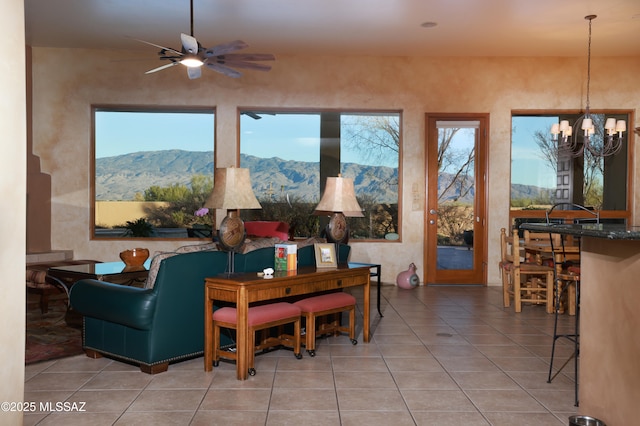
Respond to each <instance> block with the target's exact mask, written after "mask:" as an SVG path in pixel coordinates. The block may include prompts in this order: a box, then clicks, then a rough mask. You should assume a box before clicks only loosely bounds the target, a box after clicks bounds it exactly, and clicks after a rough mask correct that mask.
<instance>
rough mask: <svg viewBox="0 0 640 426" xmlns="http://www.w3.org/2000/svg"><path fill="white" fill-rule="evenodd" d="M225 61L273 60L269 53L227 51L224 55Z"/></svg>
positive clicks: (273, 57) (274, 58)
mask: <svg viewBox="0 0 640 426" xmlns="http://www.w3.org/2000/svg"><path fill="white" fill-rule="evenodd" d="M223 59H224V60H226V61H275V60H276V57H275V56H273V55H272V54H271V53H229V54H226V55H224V58H223Z"/></svg>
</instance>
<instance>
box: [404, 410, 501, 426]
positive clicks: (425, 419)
mask: <svg viewBox="0 0 640 426" xmlns="http://www.w3.org/2000/svg"><path fill="white" fill-rule="evenodd" d="M412 414H413V418H414V419H415V421H416V425H418V426H434V425H437V426H460V425H464V426H488V425H490V423H489V422H488V421H487V420H485V419H484V417H483V416H482V414H480V413H479V412H475V413H474V412H467V413H459V412H438V411H416V412H413V413H412Z"/></svg>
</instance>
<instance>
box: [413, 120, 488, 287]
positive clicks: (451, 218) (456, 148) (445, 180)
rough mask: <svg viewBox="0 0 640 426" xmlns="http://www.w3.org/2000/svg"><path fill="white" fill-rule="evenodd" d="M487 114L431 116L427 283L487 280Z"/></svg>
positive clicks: (428, 173) (428, 139)
mask: <svg viewBox="0 0 640 426" xmlns="http://www.w3.org/2000/svg"><path fill="white" fill-rule="evenodd" d="M486 122H487V117H486V116H485V115H473V114H469V115H467V114H465V115H463V116H457V115H456V116H452V115H441V114H428V115H427V185H426V188H427V197H426V199H427V211H426V212H425V219H426V224H425V232H426V236H425V241H426V247H425V257H426V262H425V265H427V268H426V282H427V284H486V274H485V270H484V264H485V263H486V261H485V253H484V252H485V249H484V248H485V231H484V230H485V203H484V200H485V179H486V178H485V176H486V173H485V169H486V166H485V158H486V155H485V152H486V143H485V137H484V135H485V134H486V128H485V127H486Z"/></svg>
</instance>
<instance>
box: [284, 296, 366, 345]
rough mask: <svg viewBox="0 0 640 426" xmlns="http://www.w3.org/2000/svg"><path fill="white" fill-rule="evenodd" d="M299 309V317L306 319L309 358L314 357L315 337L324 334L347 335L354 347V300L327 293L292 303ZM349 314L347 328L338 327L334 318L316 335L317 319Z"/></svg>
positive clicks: (349, 297) (306, 340)
mask: <svg viewBox="0 0 640 426" xmlns="http://www.w3.org/2000/svg"><path fill="white" fill-rule="evenodd" d="M294 305H296V306H297V307H299V308H300V311H301V315H302V316H304V317H305V319H306V325H305V327H306V339H305V347H306V349H307V352H308V353H309V356H315V355H316V336H318V335H324V334H338V333H341V332H344V333H349V338H350V339H351V343H352V344H354V345H356V344H357V343H358V341H357V340H356V298H355V297H353V296H352V295H350V294H348V293H344V292H341V291H339V292H336V293H328V294H322V295H319V296H312V297H307V298H305V299H302V300H299V301H297V302H295V303H294ZM345 311H348V312H349V327H343V326H341V325H340V318H339V316H338V317H337V318H334V320H333V321H332V322H330V323H324V324H322V325H321V326H320V327H319V330H318V332H317V333H316V319H317V318H319V317H323V316H327V315H332V314H338V313H342V312H345Z"/></svg>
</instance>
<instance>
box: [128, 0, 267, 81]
mask: <svg viewBox="0 0 640 426" xmlns="http://www.w3.org/2000/svg"><path fill="white" fill-rule="evenodd" d="M190 3H191V35H188V34H184V33H182V34H180V41H181V42H182V49H181V50H177V49H172V48H170V47H164V46H160V45H158V44H155V43H151V42H148V41H145V40H140V39H136V40H137V41H140V42H142V43H145V44H148V45H151V46H155V47H158V48H160V51H159V52H158V56H159V57H160V59H161V60H163V61H164V60H168V61H169V63H167V64H165V65H162V66H159V67H157V68H153V69H151V70H149V71H147V72H146V73H145V74H151V73H154V72H157V71H161V70H164V69H167V68H170V67H173V66H175V65H179V64H182V65H184V66H186V67H187V75H188V76H189V78H190V79H195V78H199V77H200V76H201V75H202V66H205V67H207V68H209V69H211V70H213V71H217V72H219V73H220V74H224V75H226V76H227V77H233V78H238V77H240V76H241V75H242V73H241V72H240V71H237V70H235V69H234V68H242V69H248V70H254V71H269V70H270V69H271V66H270V65H266V64H258V63H255V62H257V61H274V60H275V59H276V58H275V56H273V55H272V54H269V53H233V52H236V51H238V50H241V49H245V48H247V47H249V45H248V44H247V43H245V42H244V41H242V40H235V41H232V42H229V43H224V44H219V45H217V46H214V47H211V48H206V47H202V45H201V44H200V43H199V42H198V41H197V40H196V38H195V37H194V36H193V0H191V2H190Z"/></svg>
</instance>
